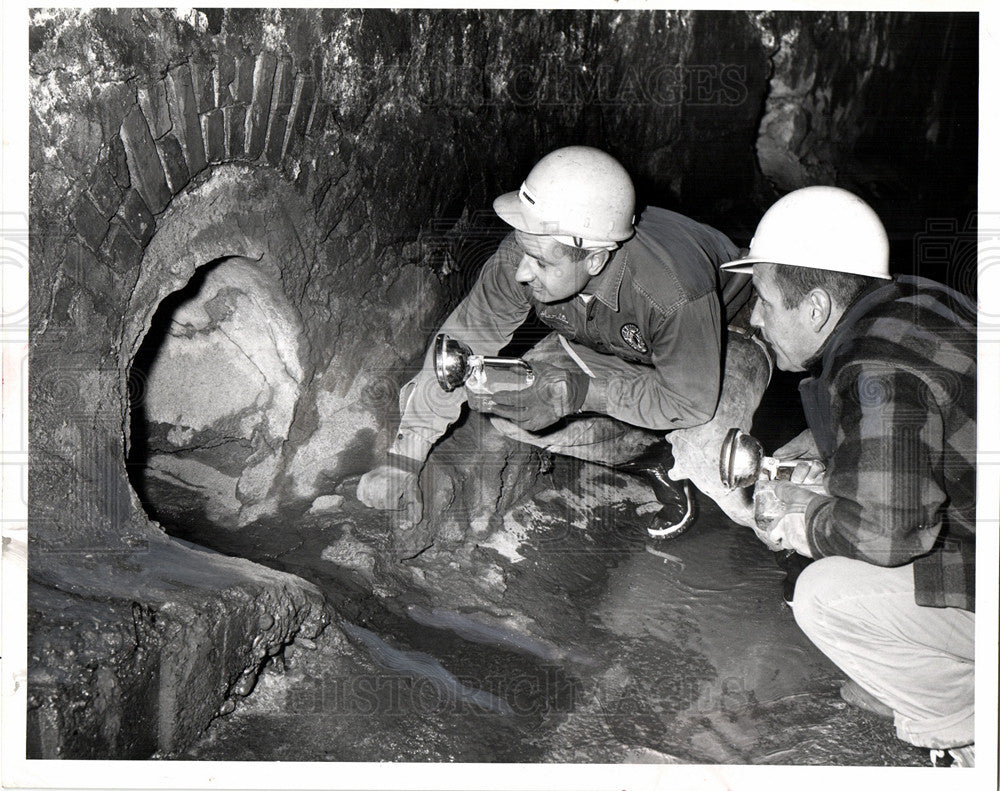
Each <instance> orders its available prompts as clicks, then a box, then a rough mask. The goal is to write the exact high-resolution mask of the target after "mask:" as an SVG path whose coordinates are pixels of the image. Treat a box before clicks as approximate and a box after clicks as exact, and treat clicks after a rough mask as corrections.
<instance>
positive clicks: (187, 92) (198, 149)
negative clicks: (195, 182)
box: [167, 66, 208, 178]
mask: <svg viewBox="0 0 1000 791" xmlns="http://www.w3.org/2000/svg"><path fill="white" fill-rule="evenodd" d="M167 98H168V100H169V102H170V117H171V119H172V120H173V122H174V134H175V135H176V137H177V139H178V140H179V141H180V144H181V147H182V148H183V150H184V157H185V159H186V160H187V166H188V172H189V173H190V174H191V177H192V178H193V177H194V176H197V175H198V174H199V173H201V171H202V170H204V169H205V166H206V165H207V164H208V160H207V159H206V158H205V141H204V140H203V139H202V136H201V119H200V118H199V117H198V108H197V105H196V103H195V98H194V85H193V84H192V82H191V70H190V69H189V68H188V67H187V66H178V67H176V68H174V69H171V70H170V72H169V74H167Z"/></svg>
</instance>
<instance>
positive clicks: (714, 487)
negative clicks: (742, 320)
mask: <svg viewBox="0 0 1000 791" xmlns="http://www.w3.org/2000/svg"><path fill="white" fill-rule="evenodd" d="M493 206H494V209H495V211H496V212H497V214H498V215H499V216H500V217H501V218H502V219H503V220H504V221H505V222H506V223H507V224H509V225H510V226H511V227H512V229H513V231H512V232H511V233H510V234H509V235H508V236H507V237H506V238H505V239H504V240H503V242H502V243H501V244H500V246H499V249H498V250H497V251H496V253H495V254H494V255H493V256H492V257H491V258H490V259H489V260H488V261H487V262H486V263H485V264H484V266H483V268H482V271H481V272H480V274H479V277H478V280H477V282H476V284H475V285H474V286H473V288H472V290H471V291H470V292H469V293H468V294H467V295H466V296H465V298H464V299H463V300H462V302H461V303H460V304H459V306H458V307H457V308H456V309H455V311H454V312H453V313H452V314H451V315H450V316H449V317H448V319H447V320H446V321H445V323H444V325H443V326H442V327H441V330H440V331H441V332H443V333H446V334H447V335H449V336H450V337H452V338H454V339H456V340H459V341H462V342H463V343H465V344H467V345H468V346H469V347H470V348H471V349H472V351H473V352H474V353H476V354H481V355H487V356H492V355H495V354H496V353H497V352H498V350H500V349H501V348H502V347H504V346H505V345H506V344H507V343H508V342H509V341H510V339H511V337H512V335H513V333H514V331H515V330H516V329H517V328H518V327H519V326H520V325H521V324H522V323H523V322H524V321H525V319H526V318H527V317H528V314H529V312H530V311H532V310H534V311H535V313H536V315H537V317H538V318H539V319H540V320H541V322H543V323H544V324H546V325H547V326H548V327H550V328H551V329H552V333H551V334H550V335H548V336H547V337H546V338H544V339H543V340H542V341H540V342H539V343H538V344H537V345H536V346H535V347H534V348H533V349H531V350H530V351H529V352H528V354H526V355H525V359H527V360H528V361H530V363H531V366H532V368H533V370H534V372H535V380H534V383H533V384H532V385H531V386H529V387H527V388H526V389H521V390H514V389H510V387H509V386H508V387H507V389H501V388H498V389H496V390H495V391H493V392H488V393H486V394H483V393H481V392H473V391H472V389H471V387H465V388H463V387H460V388H458V389H456V390H454V391H452V392H447V393H446V392H444V391H443V390H442V389H441V387H440V386H439V385H438V383H437V381H436V378H435V374H434V364H433V356H432V349H433V347H432V348H431V349H429V350H428V353H427V357H426V359H425V362H424V366H423V369H422V370H421V372H420V373H419V374H418V375H417V376H416V377H415V378H414V379H413V380H411V381H410V382H409V383H408V384H407V385H405V386H404V388H403V390H402V393H401V394H400V412H401V420H400V425H399V430H398V432H397V434H396V437H395V440H394V441H393V443H392V444H391V446H390V448H389V453H388V455H387V457H386V459H385V461H384V463H382V464H380V465H379V466H378V467H376V468H375V469H373V470H371V471H370V472H368V473H367V474H365V475H364V476H363V477H362V479H361V481H360V482H359V484H358V498H359V499H360V500H361V501H362V502H363V503H365V504H366V505H368V506H370V507H376V508H391V509H401V508H405V509H406V510H407V511H408V513H409V517H408V521H417V520H419V519H420V515H421V511H422V504H421V493H420V489H419V485H418V476H419V472H420V470H421V468H422V466H423V464H424V462H425V460H426V458H427V456H428V454H429V452H430V451H431V448H432V446H433V445H434V443H435V442H436V441H437V440H438V439H439V438H440V437H441V436H442V435H443V434H444V432H445V430H446V429H447V428H448V426H449V425H450V424H451V423H452V422H454V421H455V420H456V419H457V418H458V417H459V414H460V412H461V408H462V404H463V402H466V401H468V403H469V406H470V407H471V408H472V409H475V410H478V411H481V412H484V413H489V414H490V415H491V416H492V417H491V420H492V422H493V425H494V426H496V428H497V429H498V430H500V431H501V432H502V433H504V434H506V435H508V436H511V437H514V438H516V439H518V440H519V441H522V442H526V443H531V444H533V445H536V446H539V447H542V448H545V449H547V450H549V451H551V452H553V453H556V454H565V455H569V456H574V457H576V458H579V459H584V460H587V461H595V462H598V463H602V464H605V465H612V466H616V467H618V468H619V469H622V470H623V471H626V472H630V473H634V474H636V475H639V476H641V477H643V478H644V479H645V480H646V481H647V482H648V483H649V484H650V485H651V486H652V488H653V491H654V493H655V494H656V496H657V499H658V500H659V501H660V502H661V504H662V507H661V508H660V509H659V511H658V512H657V513H656V514H654V515H653V517H652V520H651V522H650V524H649V526H648V528H647V529H648V530H649V531H650V533H651V534H652V535H655V536H660V537H669V536H672V535H676V534H679V533H680V532H681V531H682V530H683V529H685V528H686V527H687V525H688V524H689V523H690V520H689V519H684V518H683V516H684V514H685V507H684V505H685V504H684V498H683V497H678V494H677V487H676V486H674V485H672V484H671V482H670V479H673V480H682V479H690V480H692V481H693V482H694V483H695V484H696V485H697V486H698V487H700V488H701V489H702V491H704V492H705V493H706V494H708V495H709V496H712V497H714V498H716V499H717V501H718V502H719V503H720V505H721V506H722V507H723V508H724V509H725V510H726V511H727V513H729V514H730V515H731V516H733V517H734V518H736V519H738V520H740V521H743V522H744V523H745V524H750V523H751V522H752V512H751V509H750V505H749V499H748V498H747V499H746V500H743V501H741V500H740V499H739V498H740V496H741V494H742V493H728V492H727V491H726V490H725V489H723V487H722V485H721V481H720V480H719V472H718V454H719V448H720V447H721V444H722V440H723V438H724V436H725V432H726V428H727V427H728V426H732V425H739V426H742V427H744V428H749V423H750V420H751V419H752V416H753V412H754V411H755V409H756V407H757V404H758V403H759V400H760V397H761V394H762V392H763V389H764V388H765V387H766V385H767V380H768V378H769V375H770V363H769V360H768V358H767V356H766V353H765V351H764V349H763V346H762V345H761V344H759V343H758V342H755V341H753V340H751V339H749V338H748V337H746V336H745V335H739V334H737V333H729V334H728V337H727V333H726V326H727V321H729V320H731V319H732V318H733V316H734V315H735V314H736V312H737V311H738V310H739V308H740V307H742V306H743V305H744V304H745V303H746V302H747V300H748V298H749V296H750V294H751V292H752V289H751V288H750V284H749V278H748V277H747V276H746V275H729V274H728V273H722V272H720V270H719V266H720V264H722V263H723V262H726V261H730V260H732V259H733V258H734V257H736V256H737V255H738V250H737V248H736V247H735V245H733V243H732V242H731V241H730V240H729V239H728V238H726V237H725V236H724V235H723V234H721V233H720V232H718V231H716V230H715V229H713V228H710V227H708V226H705V225H701V224H700V223H697V222H695V221H693V220H691V219H688V218H687V217H684V216H682V215H680V214H676V213H674V212H670V211H665V210H663V209H656V208H649V209H647V210H646V211H645V213H644V214H643V215H642V218H641V220H640V221H639V223H638V224H637V225H635V224H634V219H635V218H634V216H633V215H634V212H635V193H634V189H633V186H632V181H631V179H630V178H629V175H628V173H627V172H626V171H625V169H624V168H623V167H622V166H621V164H619V163H618V162H617V161H616V160H615V159H614V158H612V157H611V156H609V155H608V154H606V153H604V152H603V151H600V150H598V149H594V148H589V147H586V146H571V147H568V148H561V149H558V150H556V151H553V152H551V153H550V154H548V155H547V156H545V157H543V158H542V159H541V160H540V161H539V162H538V163H537V164H536V165H535V167H534V168H533V169H532V170H531V172H530V173H529V174H528V177H527V178H526V179H525V181H524V183H523V184H522V185H521V188H520V189H519V190H518V191H516V192H510V193H506V194H504V195H501V196H500V197H499V198H497V199H496V201H495V202H494V204H493ZM724 349H725V377H724V376H723V351H724ZM720 393H721V397H720ZM713 417H714V419H713ZM667 431H671V432H672V433H671V435H670V441H671V443H672V453H671V448H670V447H669V446H668V445H667V444H666V442H665V441H664V432H667ZM668 475H669V477H668ZM678 501H679V502H678ZM688 505H690V504H689V503H688ZM404 521H405V520H404Z"/></svg>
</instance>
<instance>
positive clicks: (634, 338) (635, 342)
mask: <svg viewBox="0 0 1000 791" xmlns="http://www.w3.org/2000/svg"><path fill="white" fill-rule="evenodd" d="M621 333H622V340H623V341H625V343H627V344H628V345H629V346H631V347H632V348H633V349H635V350H636V351H637V352H639V353H640V354H646V353H647V352H648V351H649V347H648V346H647V345H646V341H644V340H643V339H642V335H641V334H640V332H639V328H638V326H636V325H635V324H623V325H622V329H621Z"/></svg>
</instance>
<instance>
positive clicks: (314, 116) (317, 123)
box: [306, 93, 330, 136]
mask: <svg viewBox="0 0 1000 791" xmlns="http://www.w3.org/2000/svg"><path fill="white" fill-rule="evenodd" d="M329 115H330V104H329V102H327V101H325V100H324V99H323V97H322V95H321V94H319V93H317V94H316V102H315V103H314V104H313V107H312V113H311V114H310V116H309V123H308V125H307V126H306V134H307V135H309V136H319V135H321V134H323V132H324V131H325V130H326V119H327V117H328V116H329Z"/></svg>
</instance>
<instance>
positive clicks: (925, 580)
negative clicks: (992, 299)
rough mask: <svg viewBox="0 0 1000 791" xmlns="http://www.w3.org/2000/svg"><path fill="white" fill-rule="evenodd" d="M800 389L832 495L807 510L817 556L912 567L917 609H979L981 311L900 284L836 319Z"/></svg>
mask: <svg viewBox="0 0 1000 791" xmlns="http://www.w3.org/2000/svg"><path fill="white" fill-rule="evenodd" d="M808 370H809V371H810V373H811V374H812V376H811V378H808V379H805V380H803V382H802V383H801V384H800V385H799V390H800V393H801V395H802V404H803V407H804V408H805V413H806V420H807V423H808V424H809V427H810V429H811V430H812V432H813V436H814V437H815V439H816V443H817V446H818V447H819V450H820V453H821V455H822V456H823V457H824V459H825V460H826V461H827V465H828V471H827V477H826V480H827V484H828V491H829V496H825V497H824V496H820V497H817V498H815V499H814V500H813V501H812V502H810V504H809V506H808V508H807V510H806V525H807V532H808V539H809V547H810V549H811V550H812V553H813V557H824V556H828V555H841V556H845V557H850V558H855V559H858V560H864V561H867V562H869V563H874V564H876V565H879V566H899V565H903V564H905V563H910V562H913V563H914V585H915V588H916V602H917V604H920V605H924V606H930V607H961V608H962V609H966V610H974V609H975V541H976V533H975V530H976V528H975V507H976V467H975V464H976V311H975V306H974V305H973V303H972V301H971V300H970V299H969V298H968V297H966V296H964V295H962V294H958V293H956V292H954V291H952V290H951V289H948V288H947V287H945V286H942V285H940V284H938V283H935V282H933V281H930V280H926V279H923V278H915V277H898V278H896V279H895V280H894V281H893V282H890V283H888V284H884V285H883V284H880V285H878V286H873V287H872V288H871V289H869V290H868V291H867V292H865V293H864V294H863V295H862V296H861V297H860V298H859V299H858V300H856V301H855V303H854V304H853V305H852V306H851V307H850V308H849V309H848V311H847V312H846V313H845V314H844V315H843V317H841V319H840V322H839V323H838V325H837V327H836V329H835V330H834V332H833V334H832V335H831V336H830V338H828V339H827V342H826V344H825V345H824V347H823V349H822V350H821V351H820V353H819V355H818V356H817V357H816V358H815V359H814V360H813V361H812V363H811V366H810V367H809V369H808Z"/></svg>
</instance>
